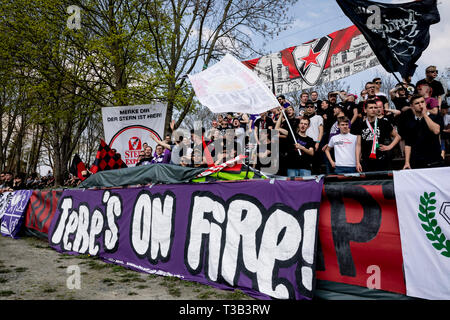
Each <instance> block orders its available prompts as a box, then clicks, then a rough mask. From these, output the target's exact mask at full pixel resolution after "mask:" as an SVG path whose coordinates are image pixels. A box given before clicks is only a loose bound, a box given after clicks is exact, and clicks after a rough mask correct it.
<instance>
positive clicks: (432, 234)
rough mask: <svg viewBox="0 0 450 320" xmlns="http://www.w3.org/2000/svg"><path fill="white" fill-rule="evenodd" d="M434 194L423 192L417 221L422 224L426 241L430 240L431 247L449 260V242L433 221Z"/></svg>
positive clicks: (434, 208) (435, 221)
mask: <svg viewBox="0 0 450 320" xmlns="http://www.w3.org/2000/svg"><path fill="white" fill-rule="evenodd" d="M435 195H436V193H435V192H430V194H428V193H427V192H425V193H424V194H423V196H420V204H419V211H420V212H419V213H418V216H419V219H420V220H421V221H422V222H424V223H422V228H423V230H425V232H426V235H427V238H428V240H430V241H431V242H432V243H431V244H432V245H433V247H434V248H435V249H436V250H438V251H440V253H441V254H442V255H443V256H444V257H447V258H450V240H447V239H446V238H445V235H444V234H443V233H442V230H441V228H440V227H439V225H438V222H437V220H436V219H434V217H435V215H436V213H435V212H434V210H436V207H435V206H433V205H434V204H435V203H436V200H435V199H434V196H435Z"/></svg>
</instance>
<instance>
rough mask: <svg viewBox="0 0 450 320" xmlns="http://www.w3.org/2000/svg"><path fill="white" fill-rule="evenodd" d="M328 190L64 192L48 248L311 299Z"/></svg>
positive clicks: (279, 186) (216, 187) (177, 187)
mask: <svg viewBox="0 0 450 320" xmlns="http://www.w3.org/2000/svg"><path fill="white" fill-rule="evenodd" d="M322 187H323V179H321V180H320V181H318V182H316V181H274V182H273V183H271V182H270V181H246V182H230V183H209V184H207V185H205V184H198V185H197V184H189V185H188V184H174V185H156V186H153V187H151V188H149V187H142V188H129V189H110V190H85V191H82V190H65V191H64V192H63V194H62V195H61V198H60V201H59V204H58V209H57V211H56V213H55V217H54V219H53V221H52V224H51V227H50V230H49V234H48V240H49V243H50V245H51V246H52V247H53V248H54V249H56V250H58V251H59V252H67V253H70V254H75V253H80V254H90V255H92V256H99V257H101V258H102V259H103V260H105V261H106V262H112V263H116V264H120V265H123V266H126V267H128V268H131V269H134V270H137V271H141V272H147V273H150V274H159V275H167V276H174V277H179V278H182V279H184V280H190V281H197V282H201V283H204V284H208V285H212V286H216V287H218V288H221V289H233V288H238V289H240V290H242V291H244V292H246V293H248V294H250V295H252V296H254V297H257V298H261V299H268V298H270V297H273V298H279V299H305V298H308V299H309V298H311V297H312V296H313V292H314V287H315V265H316V262H315V261H316V259H315V252H316V238H317V224H318V210H319V205H320V198H321V192H322Z"/></svg>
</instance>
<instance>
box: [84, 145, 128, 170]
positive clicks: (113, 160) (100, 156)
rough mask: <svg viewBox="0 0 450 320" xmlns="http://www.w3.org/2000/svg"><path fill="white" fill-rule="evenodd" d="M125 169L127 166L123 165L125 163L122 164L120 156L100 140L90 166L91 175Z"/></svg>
mask: <svg viewBox="0 0 450 320" xmlns="http://www.w3.org/2000/svg"><path fill="white" fill-rule="evenodd" d="M127 167H128V166H127V165H126V164H125V162H123V160H122V158H121V157H120V155H119V154H118V153H116V152H115V151H114V150H112V149H111V148H110V147H109V146H108V145H107V144H106V142H105V141H103V140H101V141H100V146H99V147H98V151H97V155H96V156H95V161H94V164H93V165H92V167H91V169H90V171H91V172H92V173H97V172H98V171H104V170H112V169H120V168H127Z"/></svg>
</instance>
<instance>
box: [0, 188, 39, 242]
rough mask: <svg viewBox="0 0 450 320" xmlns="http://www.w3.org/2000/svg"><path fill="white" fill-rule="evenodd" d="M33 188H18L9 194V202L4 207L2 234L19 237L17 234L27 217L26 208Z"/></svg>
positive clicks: (0, 228)
mask: <svg viewBox="0 0 450 320" xmlns="http://www.w3.org/2000/svg"><path fill="white" fill-rule="evenodd" d="M31 193H32V191H31V190H16V191H13V192H12V193H11V196H10V197H9V196H7V197H8V198H9V199H7V203H6V205H5V207H4V212H3V216H2V218H1V224H0V226H1V227H0V230H1V231H0V232H1V234H2V236H5V237H11V238H17V234H18V233H19V231H20V228H21V227H22V224H23V221H24V219H25V209H26V207H27V204H28V201H29V200H30V196H31Z"/></svg>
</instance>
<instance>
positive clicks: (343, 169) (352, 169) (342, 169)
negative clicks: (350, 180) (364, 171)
mask: <svg viewBox="0 0 450 320" xmlns="http://www.w3.org/2000/svg"><path fill="white" fill-rule="evenodd" d="M334 173H337V174H341V173H356V168H355V167H342V166H336V168H335V169H334Z"/></svg>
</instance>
